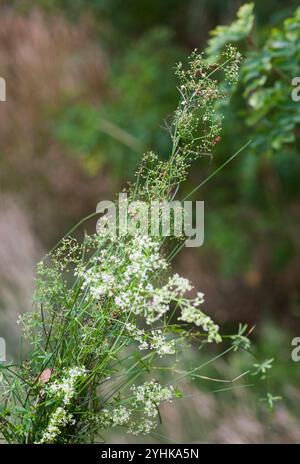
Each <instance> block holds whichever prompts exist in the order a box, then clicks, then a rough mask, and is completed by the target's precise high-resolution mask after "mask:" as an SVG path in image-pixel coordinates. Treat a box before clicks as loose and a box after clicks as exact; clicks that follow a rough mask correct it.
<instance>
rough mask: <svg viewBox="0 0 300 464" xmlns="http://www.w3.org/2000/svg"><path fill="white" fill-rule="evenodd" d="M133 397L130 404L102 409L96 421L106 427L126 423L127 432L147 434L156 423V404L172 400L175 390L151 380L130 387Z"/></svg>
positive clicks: (157, 414)
mask: <svg viewBox="0 0 300 464" xmlns="http://www.w3.org/2000/svg"><path fill="white" fill-rule="evenodd" d="M131 391H132V393H133V398H132V400H131V402H130V404H131V406H130V407H126V406H118V407H114V408H113V409H111V410H110V409H107V408H106V409H103V410H102V411H101V414H100V415H99V416H98V417H97V419H96V423H97V425H98V426H99V427H100V428H103V429H106V428H109V427H116V426H122V425H126V427H127V431H128V433H133V434H135V435H138V434H141V433H143V434H147V433H149V432H151V430H153V429H155V428H156V427H157V424H158V420H157V419H158V416H159V413H158V406H159V405H160V404H161V403H162V402H163V401H172V398H173V397H174V395H175V390H174V388H173V387H172V386H169V387H166V386H162V385H160V384H159V383H157V382H155V381H154V380H151V381H150V382H146V383H144V384H143V385H138V386H136V385H133V386H132V387H131Z"/></svg>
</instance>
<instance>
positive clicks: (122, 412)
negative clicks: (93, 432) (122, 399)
mask: <svg viewBox="0 0 300 464" xmlns="http://www.w3.org/2000/svg"><path fill="white" fill-rule="evenodd" d="M131 414H132V413H131V411H130V410H129V409H128V408H126V407H125V406H118V407H116V408H114V409H113V410H111V411H110V410H109V409H103V410H102V411H101V414H100V415H99V417H98V418H97V423H98V425H100V427H102V428H104V429H106V428H108V427H117V426H121V425H125V424H127V423H128V421H129V420H130V418H131Z"/></svg>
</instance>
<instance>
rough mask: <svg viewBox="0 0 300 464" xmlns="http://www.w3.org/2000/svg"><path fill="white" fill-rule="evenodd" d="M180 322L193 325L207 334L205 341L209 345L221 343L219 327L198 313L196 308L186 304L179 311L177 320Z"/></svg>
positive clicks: (204, 315)
mask: <svg viewBox="0 0 300 464" xmlns="http://www.w3.org/2000/svg"><path fill="white" fill-rule="evenodd" d="M178 319H179V320H181V321H185V322H189V323H193V324H195V325H197V326H198V327H202V329H203V330H204V331H205V332H207V341H208V342H209V343H211V342H216V343H219V342H221V341H222V338H221V336H220V334H219V326H218V325H217V324H215V323H214V322H213V321H212V319H211V318H210V317H209V316H207V315H206V314H204V313H203V312H202V311H200V310H199V309H198V308H195V307H194V306H192V305H190V304H186V305H185V306H183V307H182V309H181V315H180V317H179V318H178Z"/></svg>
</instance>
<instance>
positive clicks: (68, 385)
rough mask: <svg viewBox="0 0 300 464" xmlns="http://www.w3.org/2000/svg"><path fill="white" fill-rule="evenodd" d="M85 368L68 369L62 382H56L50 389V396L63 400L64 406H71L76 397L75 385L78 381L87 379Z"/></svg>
mask: <svg viewBox="0 0 300 464" xmlns="http://www.w3.org/2000/svg"><path fill="white" fill-rule="evenodd" d="M86 374H87V371H86V369H85V367H72V368H70V369H68V370H67V371H66V373H65V375H64V377H63V378H62V380H61V381H57V380H56V381H54V382H53V383H51V384H50V385H49V387H48V392H49V393H50V395H53V396H57V397H58V398H61V399H62V402H63V404H64V405H68V404H70V402H71V400H72V398H74V395H75V385H76V382H77V380H78V379H80V378H82V377H85V376H86Z"/></svg>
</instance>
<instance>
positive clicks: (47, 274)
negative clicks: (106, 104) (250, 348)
mask: <svg viewBox="0 0 300 464" xmlns="http://www.w3.org/2000/svg"><path fill="white" fill-rule="evenodd" d="M218 60H219V61H218V62H211V61H208V60H207V59H206V58H205V57H204V55H203V54H202V53H198V52H197V51H195V52H194V53H193V54H192V55H191V57H190V59H189V63H188V66H187V69H185V68H184V66H183V65H182V64H181V63H179V64H178V66H177V67H176V74H177V76H178V79H179V87H178V89H179V97H180V98H179V105H178V107H177V109H176V111H175V112H174V114H173V117H172V122H171V123H170V124H169V131H170V137H171V144H170V146H171V150H170V156H169V158H168V159H167V160H165V161H162V160H160V159H159V157H158V156H157V155H156V154H154V153H152V152H150V153H146V154H145V155H144V157H143V160H142V163H141V165H140V167H139V169H138V171H137V174H136V182H135V184H134V185H132V186H130V187H129V188H128V190H127V194H128V196H129V198H130V199H131V200H132V201H136V200H142V201H144V202H145V201H146V202H148V203H150V202H151V201H154V200H155V201H158V202H163V201H167V202H170V201H171V200H172V199H173V198H174V196H175V194H176V192H177V191H178V186H179V184H180V183H181V182H183V181H184V180H185V179H186V176H187V173H188V169H189V167H190V165H191V163H192V161H193V160H194V159H195V158H197V157H199V156H204V155H211V153H212V151H213V147H214V145H215V144H216V143H218V142H219V141H220V134H221V128H222V117H221V116H220V115H219V114H218V113H217V112H216V111H215V109H214V108H215V104H216V103H217V102H218V101H220V100H222V99H224V98H226V94H225V93H224V91H223V90H221V89H220V86H219V84H218V79H219V77H220V75H221V73H222V74H223V77H224V75H225V79H227V81H228V83H229V84H234V82H235V81H236V80H237V77H238V67H239V61H240V55H239V53H238V52H237V51H236V50H235V49H234V48H233V47H229V48H227V50H226V52H225V54H223V55H222V56H221V57H219V58H218ZM223 77H222V78H223ZM92 216H93V215H91V216H90V218H91V217H92ZM129 216H130V217H129V218H128V219H129V220H131V221H132V220H133V219H134V218H133V217H132V216H133V215H132V214H131V213H130V212H129ZM105 220H106V218H105V215H104V216H102V217H101V218H100V220H99V221H100V224H102V226H103V224H104V223H105ZM103 229H104V227H101V230H102V233H95V234H93V235H87V234H84V237H83V239H82V240H78V239H76V238H74V230H73V231H72V232H71V233H69V234H67V236H66V237H64V238H63V239H62V240H61V241H60V242H59V243H58V244H57V246H56V247H55V248H54V249H53V250H52V251H51V252H50V253H49V254H48V255H47V256H46V257H45V259H44V260H43V261H42V262H40V263H39V264H38V266H37V281H36V292H35V295H34V310H33V311H31V312H28V313H26V314H24V315H23V316H22V317H20V318H19V323H20V324H21V325H22V338H23V339H24V341H25V342H26V343H27V344H28V346H29V350H28V351H27V352H26V351H23V353H22V357H21V360H20V361H19V362H18V363H15V362H6V363H2V364H1V366H0V374H1V410H0V430H1V433H2V434H3V436H4V439H5V441H6V442H9V443H36V444H43V443H93V442H95V441H101V440H105V437H106V435H107V433H109V431H110V430H111V429H112V428H114V427H122V428H123V429H125V431H127V432H129V433H133V434H149V433H152V432H153V431H155V429H156V428H157V426H158V425H159V423H160V420H161V418H160V412H159V406H160V404H161V403H162V402H171V401H173V400H174V399H175V398H176V397H180V396H181V395H182V393H181V391H180V389H179V384H180V381H181V380H182V379H185V378H186V377H188V376H189V375H191V374H192V375H193V376H197V369H199V366H195V367H193V368H192V369H191V370H184V369H182V368H181V367H180V354H181V352H182V350H183V349H185V348H186V346H187V343H188V344H189V343H190V342H192V343H193V344H197V345H198V346H201V345H202V344H204V343H221V342H222V338H221V335H220V332H219V327H218V325H217V324H215V322H213V320H212V319H211V318H210V317H209V316H208V315H207V314H206V313H205V312H204V311H203V310H202V307H203V304H204V295H203V294H202V293H201V292H198V293H193V289H192V284H191V283H190V282H189V281H188V280H187V279H185V278H184V277H181V276H179V275H178V274H174V275H172V274H171V272H170V261H171V258H172V257H173V256H174V255H175V253H176V252H177V251H178V250H179V248H181V247H182V245H183V244H182V241H179V243H178V244H177V245H176V246H175V248H173V250H171V251H170V245H168V243H167V240H166V238H165V237H159V236H158V237H151V236H150V235H149V234H141V233H140V232H139V228H138V227H137V228H136V233H135V234H133V235H121V234H110V233H103ZM187 294H188V295H191V294H192V295H194V296H192V297H191V296H187ZM243 340H244V336H243V337H240V338H239V337H238V336H237V337H233V345H232V346H233V349H236V347H237V346H238V344H239V341H243ZM226 349H228V346H227V348H226ZM164 372H167V373H169V377H168V378H167V383H166V380H165V379H166V377H163V376H161V373H164ZM160 379H162V380H163V381H160Z"/></svg>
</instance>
